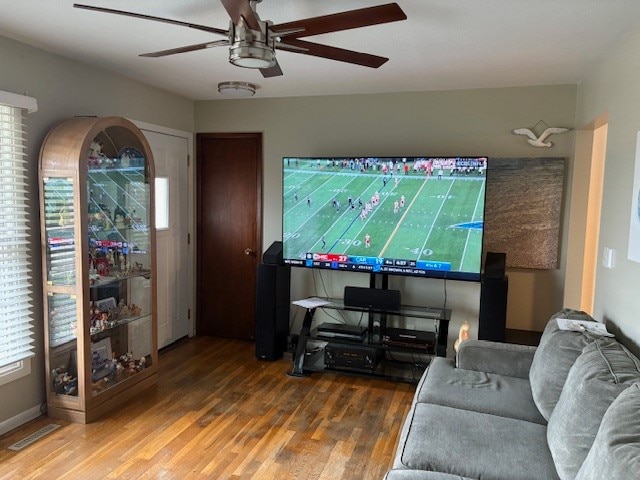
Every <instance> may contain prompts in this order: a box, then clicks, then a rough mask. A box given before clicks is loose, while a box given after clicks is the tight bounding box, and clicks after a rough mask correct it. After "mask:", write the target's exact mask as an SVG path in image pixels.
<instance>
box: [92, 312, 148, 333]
mask: <svg viewBox="0 0 640 480" xmlns="http://www.w3.org/2000/svg"><path fill="white" fill-rule="evenodd" d="M149 317H150V314H146V315H137V316H132V317H124V318H119V319H117V320H111V321H109V326H108V327H104V328H102V327H90V328H89V333H90V335H91V338H92V339H93V338H97V337H98V336H99V335H100V334H104V333H108V332H109V331H112V330H114V329H116V328H119V327H122V326H123V325H126V324H128V323H131V322H135V321H137V320H142V319H148V318H149Z"/></svg>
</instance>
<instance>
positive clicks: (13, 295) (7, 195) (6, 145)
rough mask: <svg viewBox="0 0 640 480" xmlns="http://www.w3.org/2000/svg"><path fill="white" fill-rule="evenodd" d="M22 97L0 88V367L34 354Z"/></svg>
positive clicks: (24, 104)
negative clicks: (0, 90) (9, 102)
mask: <svg viewBox="0 0 640 480" xmlns="http://www.w3.org/2000/svg"><path fill="white" fill-rule="evenodd" d="M25 98H27V97H22V96H20V95H14V94H6V93H5V92H0V369H2V367H7V366H10V365H12V364H16V363H19V362H20V361H21V360H24V359H26V358H29V357H32V356H33V355H34V352H33V348H34V347H33V341H34V340H33V334H32V328H33V327H32V311H31V307H32V295H33V291H32V288H33V287H32V282H31V268H32V267H31V265H30V261H29V251H28V247H29V245H28V243H29V242H28V240H29V238H28V237H29V228H28V225H27V224H28V214H29V202H28V192H27V189H28V184H27V175H26V174H27V171H26V167H27V161H28V159H27V158H26V153H25V148H26V139H25V125H24V115H25V114H26V109H29V110H32V108H30V107H31V104H30V103H22V102H20V100H21V99H25ZM7 100H9V101H11V100H16V102H12V103H13V104H14V105H16V104H17V105H18V106H13V105H7V104H4V102H3V101H7ZM28 100H30V101H33V104H35V100H34V99H28ZM22 106H24V107H25V108H21V107H22Z"/></svg>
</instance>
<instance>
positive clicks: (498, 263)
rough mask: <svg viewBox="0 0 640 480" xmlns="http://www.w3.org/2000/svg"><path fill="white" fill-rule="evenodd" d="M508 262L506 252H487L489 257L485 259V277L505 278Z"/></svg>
mask: <svg viewBox="0 0 640 480" xmlns="http://www.w3.org/2000/svg"><path fill="white" fill-rule="evenodd" d="M506 263H507V254H506V253H497V252H487V257H486V258H485V261H484V278H497V279H502V278H504V270H505V266H506Z"/></svg>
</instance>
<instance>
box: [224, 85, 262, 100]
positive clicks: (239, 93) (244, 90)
mask: <svg viewBox="0 0 640 480" xmlns="http://www.w3.org/2000/svg"><path fill="white" fill-rule="evenodd" d="M256 88H258V86H257V85H254V84H253V83H248V82H220V83H219V84H218V93H220V95H222V96H224V97H234V98H248V97H253V95H254V94H255V93H256Z"/></svg>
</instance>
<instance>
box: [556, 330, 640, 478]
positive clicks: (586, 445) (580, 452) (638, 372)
mask: <svg viewBox="0 0 640 480" xmlns="http://www.w3.org/2000/svg"><path fill="white" fill-rule="evenodd" d="M638 381H640V362H639V361H638V359H637V358H636V357H634V356H633V355H632V354H631V353H630V352H629V351H628V350H627V349H626V348H624V347H623V346H622V345H620V344H619V343H618V342H616V341H615V340H614V339H612V338H606V337H603V338H600V339H598V340H595V341H594V342H593V343H591V344H589V345H587V346H586V347H585V348H584V351H583V353H582V354H581V355H580V356H579V357H578V359H577V360H576V361H575V363H574V365H573V367H571V370H570V371H569V375H568V376H567V381H566V382H565V385H564V388H563V389H562V393H561V395H560V399H559V400H558V404H557V405H556V408H555V409H554V410H553V413H552V414H551V418H550V419H549V425H548V429H547V439H548V441H549V449H550V450H551V454H552V456H553V459H554V461H555V464H556V469H557V470H558V475H559V476H560V478H561V479H563V480H564V479H574V478H575V476H576V475H577V473H578V470H579V469H580V466H581V465H582V463H583V462H584V460H585V458H586V457H587V454H588V453H589V449H590V448H591V446H592V445H593V442H594V439H595V437H596V434H597V433H598V428H599V427H600V423H601V421H602V418H603V416H604V414H605V412H606V411H607V409H608V408H609V406H610V405H611V403H612V402H613V401H614V400H615V399H616V397H617V396H618V395H619V394H620V393H622V392H623V391H624V390H626V389H627V388H628V387H629V385H630V384H632V383H634V382H638Z"/></svg>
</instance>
